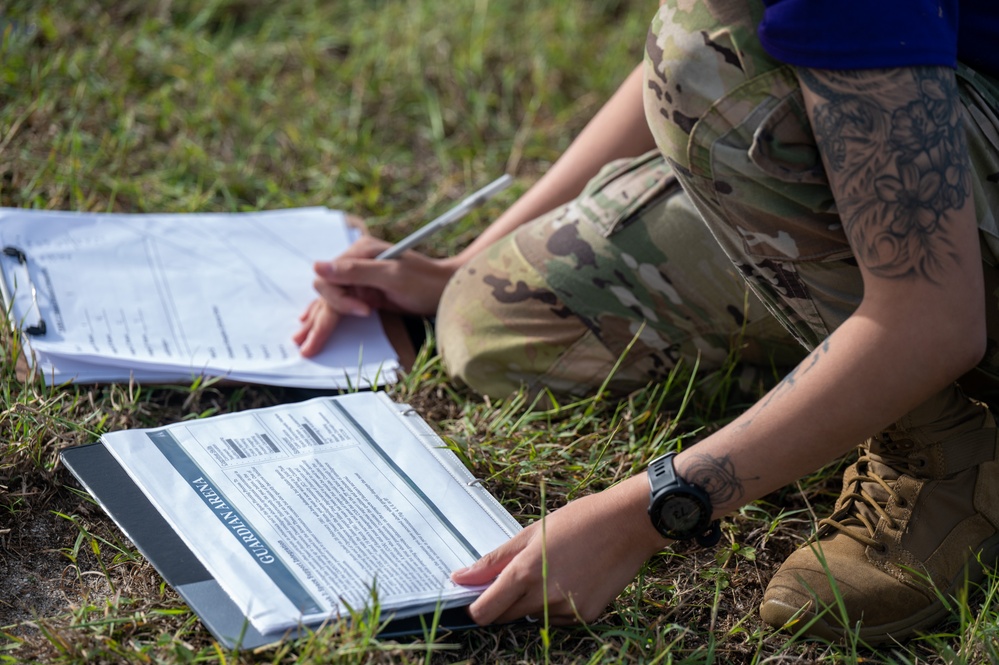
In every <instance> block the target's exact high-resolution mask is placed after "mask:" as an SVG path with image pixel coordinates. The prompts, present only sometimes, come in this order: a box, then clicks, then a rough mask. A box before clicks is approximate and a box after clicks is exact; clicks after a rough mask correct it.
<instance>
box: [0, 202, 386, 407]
mask: <svg viewBox="0 0 999 665" xmlns="http://www.w3.org/2000/svg"><path fill="white" fill-rule="evenodd" d="M352 240H353V238H352V233H351V229H350V227H349V226H348V224H347V223H346V219H345V216H344V215H343V213H341V212H337V211H331V210H328V209H326V208H302V209H292V210H280V211H271V212H258V213H239V214H207V213H206V214H148V215H129V214H99V213H69V212H49V211H36V210H21V209H12V208H0V246H2V254H0V274H2V278H3V279H2V280H0V283H2V286H3V291H4V293H3V296H4V302H5V304H6V306H7V311H8V315H9V317H10V319H11V321H12V322H13V324H14V325H15V326H16V327H17V328H18V329H20V330H21V331H22V332H23V333H24V334H23V335H22V337H21V339H22V341H23V344H24V347H25V355H26V357H27V360H28V362H29V364H30V365H31V366H32V368H33V369H34V370H35V371H37V372H38V373H39V374H41V375H42V376H43V377H44V379H45V381H46V382H47V383H50V384H57V383H63V382H66V381H77V382H114V381H127V380H129V378H130V377H134V378H135V379H136V380H139V381H143V382H186V381H190V380H192V379H194V378H196V377H197V376H202V375H203V376H220V377H225V378H228V379H232V380H236V381H245V382H251V383H263V384H271V385H280V386H296V387H304V388H348V387H368V386H372V385H379V384H385V383H389V382H392V381H394V380H395V379H396V372H397V370H398V368H399V362H398V356H397V355H396V352H395V350H394V349H393V348H392V345H391V344H390V343H389V341H388V339H387V338H386V335H385V333H384V330H383V329H382V326H381V322H380V320H379V319H378V317H377V316H372V317H368V318H364V319H358V318H348V319H346V320H345V321H344V322H343V323H342V324H341V325H340V326H339V327H338V328H337V330H336V332H335V333H334V336H333V338H332V339H331V340H330V343H329V344H327V347H326V349H325V350H324V351H323V352H322V353H320V354H319V355H317V356H315V357H313V358H309V359H306V358H302V357H301V356H300V354H299V353H298V349H297V347H296V346H295V344H294V343H293V342H292V341H291V336H292V334H293V333H294V332H295V330H297V328H298V327H299V325H300V323H299V320H298V317H299V315H300V314H301V313H302V312H303V311H304V310H305V308H306V307H307V306H308V304H309V302H311V301H312V300H313V299H314V298H315V297H316V294H315V292H314V290H313V288H312V282H313V279H314V276H313V273H312V264H313V262H314V261H315V260H318V259H329V258H332V257H334V256H336V255H338V254H340V253H342V252H343V251H344V250H345V249H346V248H347V247H348V246H349V245H350V243H351V242H352Z"/></svg>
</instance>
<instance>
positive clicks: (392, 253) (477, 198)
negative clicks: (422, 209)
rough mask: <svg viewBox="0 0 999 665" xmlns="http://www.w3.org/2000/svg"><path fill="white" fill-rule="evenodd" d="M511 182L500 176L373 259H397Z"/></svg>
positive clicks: (510, 179)
mask: <svg viewBox="0 0 999 665" xmlns="http://www.w3.org/2000/svg"><path fill="white" fill-rule="evenodd" d="M512 182H513V178H512V177H510V176H509V175H508V174H503V175H502V176H500V177H499V178H497V179H496V180H493V181H492V182H491V183H489V184H488V185H486V186H485V187H483V188H482V189H480V190H479V191H477V192H475V193H474V194H471V195H470V196H467V197H465V198H464V199H463V200H462V201H461V203H459V204H458V205H456V206H455V207H453V208H451V209H450V210H448V211H447V212H446V213H444V214H443V215H441V216H440V217H438V218H437V219H435V220H433V221H432V222H428V223H427V224H426V225H425V226H423V227H422V228H419V229H417V230H416V231H414V232H413V233H410V234H409V235H408V236H406V237H405V238H403V239H402V240H400V241H399V242H397V243H396V244H394V245H392V246H391V247H389V248H388V249H386V250H385V251H384V252H382V253H381V254H379V255H378V256H376V257H375V258H376V259H394V258H396V257H398V256H399V255H400V254H402V253H403V252H405V251H406V250H407V249H409V248H411V247H413V246H414V245H415V244H416V243H418V242H420V241H421V240H423V239H424V238H426V237H427V236H429V235H431V234H432V233H436V232H437V231H439V230H440V229H442V228H444V227H445V226H447V225H448V224H451V223H452V222H456V221H458V220H459V219H461V218H462V217H464V216H465V215H467V214H468V213H469V212H471V211H472V210H473V209H474V208H478V207H479V206H480V205H482V204H483V203H485V202H486V201H488V200H489V199H491V198H492V197H493V196H495V195H496V194H498V193H499V192H501V191H503V190H504V189H506V188H507V187H509V186H510V183H512Z"/></svg>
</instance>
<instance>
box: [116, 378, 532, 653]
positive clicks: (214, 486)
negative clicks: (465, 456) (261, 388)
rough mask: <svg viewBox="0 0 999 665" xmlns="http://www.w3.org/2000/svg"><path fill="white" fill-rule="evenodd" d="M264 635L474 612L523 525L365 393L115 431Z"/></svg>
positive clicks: (181, 531) (420, 425)
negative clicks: (480, 573)
mask: <svg viewBox="0 0 999 665" xmlns="http://www.w3.org/2000/svg"><path fill="white" fill-rule="evenodd" d="M102 441H103V443H104V445H105V446H106V447H107V448H109V450H110V451H111V453H112V455H114V456H115V458H116V459H117V460H118V462H119V463H120V465H121V466H122V468H123V469H124V470H125V471H126V473H128V474H129V476H130V477H131V478H132V479H133V480H134V482H135V483H136V485H138V486H139V487H140V488H141V489H142V491H143V492H144V493H145V494H146V496H147V497H149V499H150V501H151V502H152V503H153V505H154V506H156V508H157V510H158V511H159V512H160V514H161V515H163V516H164V518H165V519H166V521H167V522H168V523H169V524H170V525H171V527H172V528H173V529H174V530H175V531H176V532H177V534H178V535H179V536H180V537H181V539H182V540H183V541H184V542H185V543H186V544H187V545H188V547H189V548H190V549H191V550H192V551H193V552H194V553H195V554H196V555H197V557H198V559H199V560H200V561H201V562H202V563H203V564H204V566H205V568H207V569H208V570H209V571H210V572H211V573H212V576H213V577H214V578H215V579H216V580H217V581H218V583H219V585H220V586H221V587H222V588H223V589H225V591H226V592H227V593H228V594H229V596H230V597H231V598H232V600H233V601H234V602H235V603H236V605H237V606H238V607H240V608H241V610H242V611H244V612H245V614H246V616H247V617H248V618H249V620H250V622H251V623H252V625H253V626H254V628H256V629H257V630H259V631H260V632H261V633H264V634H268V633H274V632H279V631H282V630H287V629H290V628H294V627H297V626H300V625H303V624H305V625H308V624H312V623H315V622H318V621H321V620H323V619H326V618H331V617H338V616H346V615H347V613H348V612H349V611H350V609H354V610H361V609H362V608H364V607H367V606H369V605H370V603H371V601H372V597H373V595H372V594H373V593H376V594H377V598H378V601H379V603H380V604H381V608H382V612H383V614H384V615H385V616H389V615H393V616H395V617H396V618H401V617H404V616H412V615H414V614H420V613H425V612H432V611H434V610H435V608H436V607H438V606H440V607H441V608H446V607H451V606H455V605H462V604H467V603H468V602H470V601H471V600H472V599H473V598H474V597H476V596H477V595H478V594H479V593H480V592H481V590H482V588H468V587H461V586H458V585H456V584H454V583H453V582H452V581H451V580H450V576H449V575H450V572H451V571H453V570H455V569H457V568H461V567H464V566H467V565H469V564H471V563H472V562H474V561H475V560H477V559H478V558H479V557H480V556H481V555H483V554H485V553H487V552H489V551H491V550H492V549H494V548H495V547H498V546H499V545H501V544H502V543H504V542H506V541H507V540H508V539H509V538H510V537H512V536H513V535H514V534H516V533H517V532H518V531H519V530H520V527H519V525H518V524H517V522H516V521H515V520H514V519H513V517H512V516H510V514H509V513H508V512H507V511H506V510H504V509H503V508H502V506H501V505H500V504H499V503H498V502H497V501H496V500H495V499H494V498H493V497H492V496H491V495H489V493H488V492H486V491H485V490H484V489H483V488H482V487H481V486H480V485H479V484H478V483H477V482H476V481H475V480H474V479H473V478H472V476H471V474H469V472H468V470H467V469H466V468H465V467H464V465H462V463H461V461H460V460H459V459H458V458H457V456H455V455H454V454H453V453H452V452H451V451H450V450H447V449H446V448H445V447H444V444H443V442H442V441H441V440H440V438H439V437H437V435H436V434H434V432H433V431H432V430H431V429H430V428H429V427H428V426H427V425H426V423H425V422H424V421H423V420H422V419H421V418H420V417H419V416H418V415H416V414H415V413H414V412H412V411H410V410H408V409H407V407H406V406H405V405H396V404H393V403H392V402H391V400H389V399H388V397H386V396H385V394H384V393H370V392H366V393H354V394H349V395H343V396H338V397H326V398H317V399H313V400H310V401H307V402H301V403H298V404H292V405H284V406H277V407H270V408H266V409H256V410H253V411H247V412H243V413H237V414H228V415H224V416H216V417H213V418H208V419H205V420H195V421H189V422H184V423H177V424H174V425H170V426H167V427H164V428H158V429H149V430H126V431H120V432H112V433H110V434H106V435H104V437H102Z"/></svg>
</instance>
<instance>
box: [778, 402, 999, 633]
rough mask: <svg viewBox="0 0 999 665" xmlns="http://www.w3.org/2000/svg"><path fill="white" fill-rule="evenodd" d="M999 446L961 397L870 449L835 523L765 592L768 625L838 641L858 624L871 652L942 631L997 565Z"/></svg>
mask: <svg viewBox="0 0 999 665" xmlns="http://www.w3.org/2000/svg"><path fill="white" fill-rule="evenodd" d="M996 441H997V429H996V423H995V420H994V419H993V418H992V415H991V414H990V413H989V410H988V408H987V407H986V406H985V405H984V404H981V403H979V402H975V401H972V400H970V399H968V398H967V397H965V396H964V394H963V393H961V392H960V390H959V389H958V388H957V387H956V386H952V387H951V388H949V389H947V390H945V391H943V392H941V393H939V394H937V395H936V396H934V397H933V398H932V399H930V400H929V401H927V402H926V403H924V404H922V405H921V406H919V407H918V408H916V409H914V410H913V411H911V412H910V413H909V414H907V415H906V416H905V417H904V418H902V419H901V420H899V421H898V422H897V423H895V424H894V425H892V426H891V427H889V428H888V429H887V430H885V431H884V432H882V433H881V434H880V435H878V436H877V437H875V438H873V439H871V440H870V441H868V442H867V443H866V444H865V445H864V446H863V447H862V448H861V454H860V458H859V459H858V460H857V462H856V463H855V464H853V465H852V466H850V467H849V468H848V469H847V470H846V472H845V473H844V476H843V493H842V494H841V495H840V497H839V499H838V500H837V502H836V508H835V511H834V512H833V514H832V516H830V517H828V518H826V519H823V520H821V521H820V522H819V528H818V530H817V532H816V534H815V536H813V538H812V540H811V541H810V542H809V543H808V544H807V545H805V546H804V547H802V548H801V549H799V550H797V551H796V552H794V553H793V554H792V555H791V556H790V557H788V559H787V561H785V562H784V564H783V565H782V566H781V567H780V570H778V571H777V573H776V574H775V575H774V577H773V579H772V580H771V581H770V584H769V585H768V586H767V590H766V593H765V594H764V596H763V604H762V605H761V606H760V615H761V616H762V617H763V620H764V621H766V622H767V623H769V624H771V625H774V626H785V625H788V624H789V622H791V621H792V620H793V619H794V618H797V619H798V620H797V621H794V625H790V626H788V627H789V628H790V629H792V630H795V629H800V628H803V627H804V626H805V625H806V624H808V623H809V622H810V621H813V620H814V623H813V624H812V625H811V627H810V628H807V629H806V632H807V633H809V634H812V635H818V636H820V637H825V638H827V639H830V640H836V639H842V638H843V636H844V635H845V634H846V631H847V630H849V631H853V630H855V629H857V625H858V624H859V626H860V628H859V630H858V632H857V634H858V635H859V637H860V638H861V639H862V640H863V641H864V642H866V643H868V644H870V645H876V644H878V643H883V642H886V641H891V640H903V639H905V638H907V637H908V636H910V635H912V634H913V633H914V632H916V631H918V630H920V629H924V628H927V627H930V626H932V625H933V624H935V623H937V622H939V621H940V620H941V619H942V618H943V617H945V616H946V615H947V613H948V610H947V608H946V606H945V603H944V600H943V598H946V597H949V596H950V595H952V594H953V593H954V592H955V591H956V590H957V589H958V588H959V587H960V586H961V585H962V584H964V583H965V581H966V580H967V581H971V582H978V581H980V580H981V579H982V577H983V570H982V567H981V565H988V566H993V565H995V563H996V561H997V558H999V535H997V529H999V462H997V461H996V460H997V447H996ZM979 562H981V564H979ZM837 597H838V598H839V599H840V600H837ZM802 610H803V611H802ZM844 625H845V628H844Z"/></svg>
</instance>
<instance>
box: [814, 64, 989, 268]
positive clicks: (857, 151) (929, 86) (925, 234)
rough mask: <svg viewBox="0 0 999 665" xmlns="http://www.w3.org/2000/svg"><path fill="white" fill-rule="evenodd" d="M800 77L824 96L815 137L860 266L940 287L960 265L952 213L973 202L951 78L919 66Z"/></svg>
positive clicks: (945, 72) (816, 117)
mask: <svg viewBox="0 0 999 665" xmlns="http://www.w3.org/2000/svg"><path fill="white" fill-rule="evenodd" d="M799 75H800V78H801V81H802V84H803V85H804V86H805V87H806V88H808V89H809V90H811V91H812V92H814V93H815V94H816V95H818V96H819V97H821V98H823V101H822V102H821V103H819V104H817V105H816V106H815V113H814V121H815V122H814V128H813V131H814V133H815V137H816V140H817V141H818V145H819V147H820V148H821V149H822V152H823V154H824V156H825V158H826V164H827V168H828V170H829V179H830V182H831V183H833V187H834V189H835V190H837V197H836V199H837V204H838V205H839V207H840V215H841V216H842V218H843V223H844V228H845V229H846V231H847V233H848V235H849V237H850V240H851V243H852V245H853V247H854V251H855V253H856V254H857V258H858V260H860V261H862V262H863V263H864V265H865V266H866V267H867V268H868V269H869V270H870V271H871V272H872V273H873V274H875V275H878V276H880V277H886V278H901V277H912V276H916V277H921V278H925V279H928V280H930V281H932V282H938V281H939V277H940V275H941V273H942V271H943V270H944V269H945V268H946V266H947V264H948V263H953V262H954V261H956V260H957V258H956V254H955V252H954V250H953V247H952V245H951V243H950V241H949V239H948V230H949V229H948V222H949V221H950V220H951V219H952V218H951V217H950V213H952V212H954V211H956V210H958V209H960V208H962V207H963V206H964V204H965V202H966V201H967V199H968V197H970V196H971V170H970V165H969V162H968V145H967V138H966V136H965V132H964V125H963V124H962V123H963V121H962V108H961V105H960V103H959V96H958V91H957V84H956V81H955V77H954V73H953V72H952V71H951V70H949V69H946V68H943V67H917V68H906V69H892V70H870V71H857V72H853V71H849V72H832V71H825V70H813V69H802V70H799ZM913 90H916V91H918V94H917V95H916V96H915V97H913V95H912V91H913ZM872 190H873V195H872Z"/></svg>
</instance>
